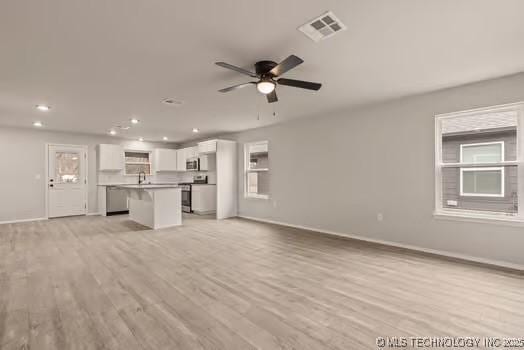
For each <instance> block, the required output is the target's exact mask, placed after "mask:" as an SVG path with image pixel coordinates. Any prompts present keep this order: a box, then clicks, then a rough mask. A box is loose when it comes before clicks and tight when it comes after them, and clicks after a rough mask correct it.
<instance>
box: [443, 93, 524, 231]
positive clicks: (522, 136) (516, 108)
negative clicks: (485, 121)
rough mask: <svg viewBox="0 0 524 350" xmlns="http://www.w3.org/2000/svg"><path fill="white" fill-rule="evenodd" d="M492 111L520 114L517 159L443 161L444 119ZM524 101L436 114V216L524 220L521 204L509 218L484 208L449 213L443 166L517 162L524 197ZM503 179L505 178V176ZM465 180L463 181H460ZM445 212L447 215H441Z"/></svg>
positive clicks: (509, 163)
mask: <svg viewBox="0 0 524 350" xmlns="http://www.w3.org/2000/svg"><path fill="white" fill-rule="evenodd" d="M492 112H516V113H517V159H516V160H515V161H511V162H510V161H504V162H498V163H486V164H484V163H482V164H480V163H479V164H475V165H473V164H470V163H468V164H460V163H454V164H444V163H442V129H441V121H442V120H443V119H448V118H456V117H463V116H470V115H476V114H486V113H492ZM523 131H524V101H521V102H516V103H509V104H503V105H497V106H491V107H483V108H475V109H470V110H465V111H458V112H451V113H442V114H436V115H435V184H434V186H435V213H438V214H437V215H446V216H453V217H459V218H460V219H464V218H465V217H467V215H469V217H471V218H473V219H476V218H477V216H479V215H481V216H482V217H483V219H486V220H487V219H493V220H494V221H499V222H500V221H503V220H506V221H509V222H514V221H515V220H511V218H515V217H516V218H518V219H519V220H518V221H522V222H524V206H522V205H519V208H518V211H517V213H516V215H514V216H511V218H510V217H507V216H505V217H502V218H501V217H499V216H497V215H494V214H486V213H485V212H481V211H475V212H474V213H467V211H466V212H464V213H461V214H460V215H459V216H456V215H449V214H448V213H446V211H445V210H444V207H443V203H442V201H443V194H442V168H445V167H457V168H461V167H465V168H466V167H467V168H474V167H475V166H476V167H479V166H485V165H486V166H497V167H505V166H509V165H517V167H518V174H519V175H518V177H519V179H518V197H520V198H524V177H523V175H522V174H524V154H523V153H524V152H521V150H522V147H523V145H524V132H523ZM503 178H504V177H503ZM461 183H462V181H461ZM442 213H446V214H442Z"/></svg>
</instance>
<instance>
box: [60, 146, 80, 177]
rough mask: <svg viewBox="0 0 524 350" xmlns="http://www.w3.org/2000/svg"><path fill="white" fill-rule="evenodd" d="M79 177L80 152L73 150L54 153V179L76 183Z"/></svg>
mask: <svg viewBox="0 0 524 350" xmlns="http://www.w3.org/2000/svg"><path fill="white" fill-rule="evenodd" d="M79 178H80V154H79V153H73V152H56V153H55V181H56V182H57V183H77V182H78V181H79Z"/></svg>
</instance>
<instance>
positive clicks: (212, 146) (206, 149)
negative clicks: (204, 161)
mask: <svg viewBox="0 0 524 350" xmlns="http://www.w3.org/2000/svg"><path fill="white" fill-rule="evenodd" d="M216 151H217V140H209V141H203V142H199V143H198V153H201V154H206V153H215V152H216Z"/></svg>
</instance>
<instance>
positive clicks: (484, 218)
mask: <svg viewBox="0 0 524 350" xmlns="http://www.w3.org/2000/svg"><path fill="white" fill-rule="evenodd" d="M433 217H434V218H435V219H438V220H452V221H463V222H473V223H481V224H495V225H509V226H521V227H522V226H524V220H522V219H521V218H519V217H517V216H508V215H504V214H480V213H470V212H449V211H445V210H443V211H435V212H434V213H433Z"/></svg>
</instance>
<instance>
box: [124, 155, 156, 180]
mask: <svg viewBox="0 0 524 350" xmlns="http://www.w3.org/2000/svg"><path fill="white" fill-rule="evenodd" d="M126 153H148V154H149V156H148V159H149V162H128V161H126ZM152 158H153V152H151V151H145V150H137V149H126V150H124V175H125V176H138V174H128V173H127V167H126V165H127V164H149V174H146V175H147V176H152V175H153V161H152Z"/></svg>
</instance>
